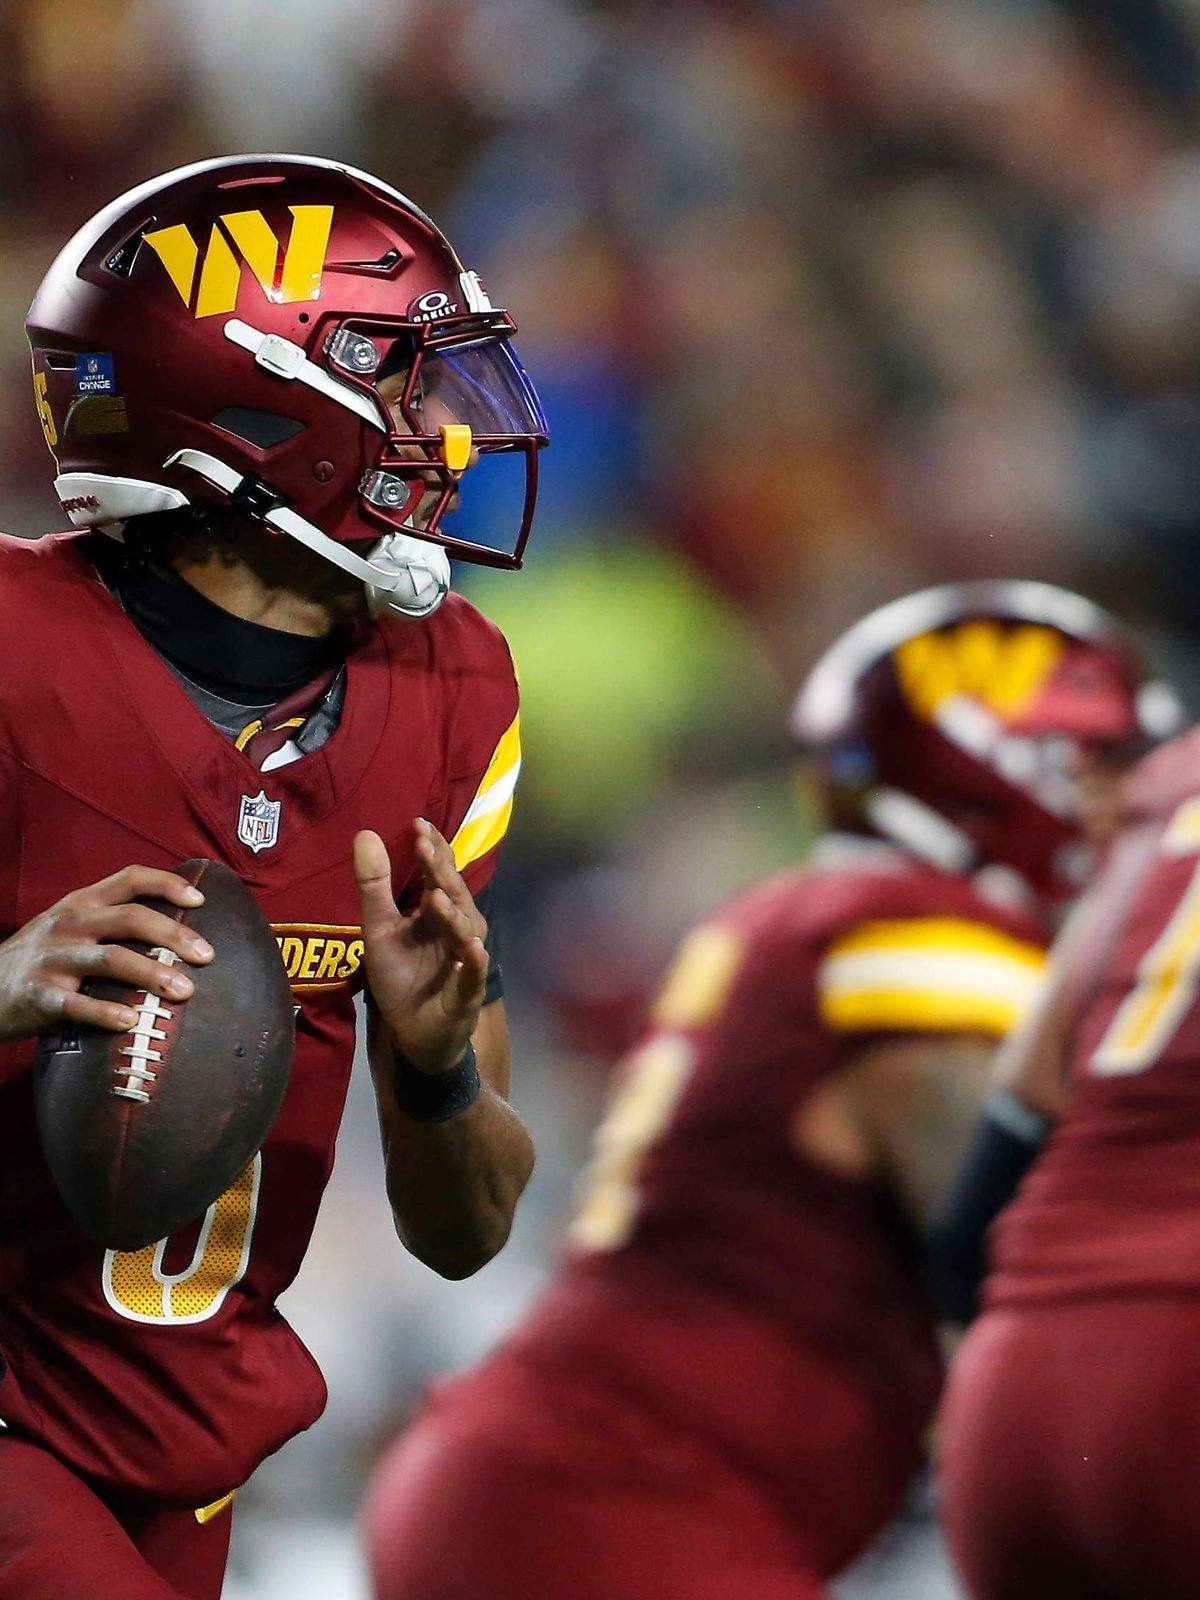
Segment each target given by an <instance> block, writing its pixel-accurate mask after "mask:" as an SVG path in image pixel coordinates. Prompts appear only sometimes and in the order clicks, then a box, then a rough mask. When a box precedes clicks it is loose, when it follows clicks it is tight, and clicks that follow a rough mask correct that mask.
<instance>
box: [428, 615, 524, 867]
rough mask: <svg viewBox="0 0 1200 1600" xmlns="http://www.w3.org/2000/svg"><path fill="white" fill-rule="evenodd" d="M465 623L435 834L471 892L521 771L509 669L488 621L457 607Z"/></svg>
mask: <svg viewBox="0 0 1200 1600" xmlns="http://www.w3.org/2000/svg"><path fill="white" fill-rule="evenodd" d="M463 615H464V621H467V622H469V623H470V625H471V637H470V642H469V648H468V649H466V650H464V651H463V652H462V655H461V657H460V660H461V661H462V664H463V669H464V670H463V671H462V672H461V673H460V674H459V676H458V679H457V692H456V705H455V711H454V715H453V726H452V729H451V738H450V743H449V755H448V759H447V763H446V775H447V791H446V802H445V808H444V810H443V812H442V818H443V821H442V833H443V834H444V835H445V837H446V839H447V840H448V841H449V844H450V848H451V850H452V851H453V852H454V864H455V866H456V867H457V868H458V870H459V871H460V872H461V873H462V875H463V877H464V879H465V880H466V883H467V887H468V888H469V889H470V890H471V893H472V894H478V893H479V891H480V890H481V889H482V888H483V887H484V885H485V884H487V883H488V882H490V880H491V878H492V875H493V873H494V872H495V869H496V861H497V857H498V853H499V847H500V843H501V841H502V840H503V838H504V836H505V834H506V833H507V832H508V825H509V821H510V819H511V817H512V811H513V796H514V793H515V791H516V787H517V778H518V777H519V775H520V772H521V717H520V707H519V691H518V688H517V674H516V668H515V667H514V665H513V660H512V656H511V654H510V652H509V648H508V643H507V641H506V640H505V638H504V636H503V634H502V633H501V632H500V630H499V629H498V628H497V627H495V625H494V624H492V623H490V622H487V621H486V620H485V619H484V618H482V617H480V616H479V614H478V613H475V612H473V611H464V614H463Z"/></svg>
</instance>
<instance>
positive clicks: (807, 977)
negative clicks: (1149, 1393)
mask: <svg viewBox="0 0 1200 1600" xmlns="http://www.w3.org/2000/svg"><path fill="white" fill-rule="evenodd" d="M1166 702H1169V696H1168V695H1167V694H1166V691H1159V692H1156V691H1154V690H1153V689H1152V688H1151V687H1150V686H1149V685H1147V684H1146V682H1145V681H1144V679H1143V677H1142V676H1141V673H1140V671H1139V669H1138V668H1137V666H1136V665H1135V663H1134V662H1133V661H1132V659H1131V658H1130V656H1129V655H1128V653H1127V652H1126V651H1125V649H1124V648H1123V647H1122V646H1121V645H1120V643H1119V642H1118V640H1117V638H1116V636H1115V633H1114V631H1113V629H1112V627H1111V625H1110V623H1109V622H1108V621H1107V619H1106V618H1105V617H1104V616H1103V615H1102V614H1101V613H1100V612H1098V611H1097V610H1096V609H1095V608H1094V607H1092V606H1091V605H1090V604H1088V603H1087V602H1086V601H1084V600H1081V599H1080V598H1079V597H1077V596H1075V595H1072V594H1068V593H1065V592H1064V591H1062V590H1058V589H1053V588H1049V587H1046V586H1042V585H1038V584H1026V583H981V584H973V585H972V584H968V585H961V586H953V585H952V586H948V587H944V588H940V589H935V590H930V591H927V592H925V593H921V594H918V595H914V596H910V597H908V598H907V599H904V600H900V601H897V602H895V603H893V604H892V605H889V606H886V607H884V608H883V609H882V610H880V611H878V612H876V613H874V614H873V615H871V616H869V617H867V618H866V619H865V620H864V621H863V622H861V623H859V624H858V625H857V626H856V627H854V628H852V629H851V630H850V631H849V633H847V634H846V635H845V637H844V638H842V639H841V640H840V641H839V642H838V643H836V644H835V645H834V646H833V648H832V649H831V650H830V651H829V652H828V654H827V655H826V656H825V657H824V658H823V660H822V661H821V662H820V663H819V664H818V665H817V667H816V668H815V669H814V671H813V672H812V675H811V677H810V678H809V680H808V682H807V683H806V685H805V687H804V689H803V690H802V692H801V694H800V696H799V699H798V701H797V705H796V710H795V717H794V727H795V732H796V734H797V735H798V738H799V741H800V743H801V745H802V747H803V748H804V749H806V750H807V751H808V752H809V754H810V755H811V756H813V757H814V758H815V760H816V762H817V765H818V768H819V772H820V775H821V778H822V780H823V784H824V792H825V798H826V802H827V809H828V816H829V821H830V824H831V828H830V831H829V833H828V834H827V835H826V836H825V837H824V839H823V840H822V842H821V843H820V845H819V846H818V849H817V851H816V855H815V857H814V859H813V861H812V863H811V864H810V865H809V867H808V868H807V870H802V871H795V872H791V873H787V874H784V875H782V876H779V877H776V878H772V879H771V880H769V881H767V882H765V883H763V884H761V885H759V886H758V887H757V888H754V889H752V890H751V891H750V892H749V893H747V894H745V895H744V896H743V897H742V898H740V899H738V900H736V901H734V902H733V903H732V904H731V905H728V906H726V907H725V908H724V909H723V910H721V911H718V912H717V913H716V914H715V915H714V916H712V917H711V918H710V919H709V920H707V921H706V922H704V923H703V924H702V925H701V926H699V927H698V928H697V929H696V930H695V931H694V932H692V933H691V934H690V935H689V937H688V938H687V939H686V940H685V941H684V943H683V946H682V948H681V950H680V952H679V955H678V957H677V959H676V962H675V965H674V968H673V970H672V971H671V973H670V975H669V977H668V979H667V981H666V986H665V988H664V989H663V990H662V992H661V994H660V996H659V998H658V1001H657V1004H656V1006H655V1008H654V1011H653V1014H652V1019H651V1023H650V1027H649V1030H648V1032H647V1033H646V1034H645V1036H644V1038H643V1039H642V1041H641V1043H640V1044H639V1045H638V1046H637V1047H636V1048H635V1050H634V1051H633V1053H632V1055H631V1056H630V1057H629V1058H628V1059H627V1060H626V1061H625V1063H624V1066H623V1069H622V1070H621V1072H620V1075H619V1079H618V1087H617V1090H616V1097H615V1100H614V1103H613V1105H612V1109H611V1111H610V1113H609V1116H608V1118H607V1120H606V1121H605V1122H604V1124H603V1126H602V1127H601V1130H600V1132H599V1135H598V1139H597V1146H596V1157H595V1161H594V1165H593V1168H592V1171H591V1174H590V1177H589V1179H588V1180H587V1181H586V1184H585V1192H584V1196H583V1201H582V1207H581V1210H580V1212H579V1214H578V1217H577V1220H576V1221H575V1223H574V1225H573V1230H572V1247H571V1250H570V1252H569V1254H568V1259H567V1261H566V1263H565V1266H564V1269H563V1271H562V1273H561V1275H560V1276H559V1277H558V1279H557V1281H556V1282H555V1283H554V1284H553V1285H552V1286H551V1287H550V1289H549V1291H548V1292H547V1293H546V1294H545V1295H544V1297H543V1298H542V1299H541V1300H540V1302H539V1303H538V1304H537V1305H536V1306H535V1307H534V1309H533V1311H532V1314H531V1315H530V1316H529V1318H528V1319H527V1320H526V1321H525V1323H524V1324H523V1325H522V1326H521V1327H520V1328H519V1329H518V1330H517V1332H516V1333H515V1334H514V1335H513V1336H512V1337H510V1338H509V1339H508V1340H507V1342H506V1343H505V1344H504V1345H503V1346H502V1347H501V1348H500V1350H499V1351H498V1352H497V1353H496V1354H494V1355H493V1356H492V1357H491V1358H490V1359H489V1360H488V1361H487V1362H486V1363H485V1364H484V1365H483V1366H482V1367H481V1368H479V1369H478V1370H476V1371H475V1372H473V1373H471V1374H468V1375H467V1376H465V1377H463V1378H460V1379H457V1380H452V1381H451V1382H449V1383H448V1384H446V1385H444V1386H442V1387H441V1388H440V1389H439V1390H436V1391H435V1392H434V1395H433V1397H432V1399H431V1401H430V1403H429V1404H428V1406H427V1408H426V1410H425V1412H424V1413H423V1415H422V1416H421V1417H420V1418H419V1419H418V1421H417V1423H416V1424H415V1426H414V1427H413V1429H412V1430H411V1432H410V1433H409V1434H408V1436H407V1437H406V1438H405V1439H404V1440H402V1441H401V1443H400V1444H399V1446H398V1447H397V1449H396V1450H395V1452H394V1453H393V1454H392V1455H391V1456H390V1457H389V1458H388V1459H387V1460H386V1461H385V1463H384V1465H383V1466H382V1468H381V1469H380V1472H379V1475H378V1477H377V1479H376V1482H375V1484H374V1486H373V1490H372V1492H371V1495H370V1498H369V1501H368V1507H367V1513H366V1530H367V1537H368V1542H369V1546H370V1559H371V1565H372V1569H373V1573H374V1582H375V1593H376V1595H377V1596H378V1597H379V1600H459V1597H461V1596H464V1595H484V1594H486V1595H488V1596H489V1597H490V1600H533V1597H536V1600H551V1597H553V1600H559V1597H561V1596H564V1595H570V1596H572V1600H593V1597H594V1600H646V1597H647V1596H650V1595H663V1596H668V1595H669V1596H672V1597H674V1596H687V1597H688V1600H729V1597H730V1596H731V1595H737V1596H742V1595H745V1596H751V1595H752V1596H754V1597H755V1600H785V1597H787V1600H803V1597H810V1600H812V1597H818V1596H821V1595H824V1594H826V1593H827V1591H826V1589H825V1587H824V1585H825V1580H826V1578H827V1577H828V1576H829V1575H830V1574H832V1573H835V1572H836V1571H838V1570H839V1569H840V1568H842V1567H844V1566H845V1565H846V1564H847V1563H848V1562H850V1561H851V1560H852V1558H853V1557H854V1556H855V1555H856V1554H857V1553H858V1552H859V1551H860V1550H862V1549H863V1547H864V1546H865V1545H866V1544H867V1543H868V1541H869V1540H870V1539H871V1538H872V1536H873V1535H874V1534H875V1533H876V1532H877V1531H878V1530H879V1529H881V1528H882V1527H883V1525H884V1524H885V1523H886V1522H887V1521H888V1519H889V1518H890V1517H891V1516H892V1514H893V1513H894V1511H895V1510H896V1508H897V1506H898V1503H899V1501H900V1498H901V1495H902V1492H903V1490H904V1488H905V1485H906V1484H907V1483H908V1481H909V1479H910V1478H911V1476H912V1474H913V1472H914V1469H916V1468H917V1466H918V1464H919V1462H920V1460H921V1456H922V1436H923V1434H924V1431H925V1429H926V1426H927V1424H928V1422H929V1419H930V1415H931V1412H932V1410H933V1407H934V1403H935V1400H936V1398H937V1395H938V1392H939V1388H940V1383H941V1376H942V1373H941V1362H940V1359H939V1351H938V1343H937V1337H936V1316H935V1312H934V1308H933V1305H932V1303H931V1299H930V1296H929V1293H928V1291H927V1288H926V1285H925V1282H924V1281H923V1252H922V1241H923V1236H924V1234H925V1231H926V1229H927V1228H928V1227H929V1225H930V1223H931V1220H932V1219H934V1218H936V1217H937V1216H938V1214H939V1212H940V1209H941V1207H942V1205H943V1202H944V1200H945V1197H946V1195H947V1193H948V1191H949V1189H950V1186H951V1180H952V1178H953V1176H954V1173H955V1169H956V1164H957V1161H958V1159H959V1156H960V1155H961V1153H962V1151H963V1149H964V1147H965V1146H966V1144H967V1143H968V1139H969V1136H970V1134H971V1132H972V1129H973V1128H974V1125H975V1123H976V1119H977V1115H978V1110H979V1105H980V1098H981V1093H982V1088H983V1084H984V1080H985V1077H986V1074H987V1072H988V1068H989V1063H990V1060H991V1057H992V1055H993V1053H994V1046H995V1043H996V1041H997V1040H998V1039H999V1038H1000V1037H1001V1036H1002V1035H1004V1034H1005V1033H1006V1032H1007V1031H1008V1030H1009V1029H1010V1028H1011V1027H1012V1026H1013V1024H1014V1022H1015V1021H1016V1020H1017V1019H1018V1017H1020V1016H1021V1015H1022V1013H1023V1012H1024V1010H1025V1009H1026V1007H1027V1005H1028V1004H1029V1002H1030V1000H1031V997H1032V996H1033V995H1034V994H1035V992H1036V991H1037V989H1038V987H1039V983H1040V978H1041V970H1042V963H1043V951H1044V946H1045V941H1046V937H1047V927H1048V921H1049V913H1050V907H1051V906H1052V905H1053V904H1054V903H1055V902H1056V901H1057V900H1058V899H1059V898H1060V897H1062V896H1065V895H1069V894H1070V893H1071V892H1072V890H1073V888H1074V886H1075V884H1076V883H1077V875H1078V872H1079V869H1080V854H1081V850H1080V842H1081V794H1082V792H1083V790H1084V788H1085V786H1087V787H1088V792H1089V793H1093V794H1094V795H1095V797H1096V798H1097V799H1099V790H1100V785H1099V782H1098V780H1099V776H1100V774H1101V773H1102V772H1104V771H1115V770H1117V769H1118V768H1119V767H1120V766H1121V764H1122V763H1124V762H1127V761H1128V760H1129V759H1130V754H1131V751H1133V750H1136V749H1142V748H1144V747H1145V745H1146V743H1147V741H1149V740H1150V739H1151V738H1152V737H1154V736H1155V735H1156V734H1158V733H1160V732H1162V731H1163V726H1162V723H1161V721H1158V720H1156V719H1155V715H1154V713H1155V711H1156V710H1157V711H1158V712H1160V713H1161V712H1164V711H1166V712H1167V713H1168V714H1169V713H1170V710H1171V706H1170V704H1167V703H1166ZM1093 779H1095V780H1097V781H1096V782H1093V781H1092V780H1093Z"/></svg>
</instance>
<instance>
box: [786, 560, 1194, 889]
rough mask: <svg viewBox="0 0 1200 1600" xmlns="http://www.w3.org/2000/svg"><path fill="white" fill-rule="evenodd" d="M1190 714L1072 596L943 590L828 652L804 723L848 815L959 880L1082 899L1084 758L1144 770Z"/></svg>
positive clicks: (803, 694) (802, 707) (1044, 587)
mask: <svg viewBox="0 0 1200 1600" xmlns="http://www.w3.org/2000/svg"><path fill="white" fill-rule="evenodd" d="M1182 721H1183V711H1182V707H1181V706H1180V703H1179V701H1178V699H1177V697H1176V695H1175V693H1174V691H1173V690H1171V689H1170V688H1169V687H1168V686H1167V685H1166V684H1165V683H1162V682H1159V681H1153V680H1151V679H1149V678H1148V677H1147V675H1146V673H1145V670H1144V668H1143V667H1142V666H1141V664H1140V662H1139V661H1138V659H1137V656H1136V654H1135V653H1134V651H1133V649H1132V648H1131V646H1130V645H1129V643H1128V642H1127V641H1126V640H1125V639H1124V638H1123V637H1122V636H1121V634H1120V632H1119V630H1118V628H1117V626H1116V625H1115V623H1114V622H1113V620H1112V619H1111V618H1110V617H1108V616H1107V615H1106V614H1105V613H1104V612H1103V611H1101V610H1100V609H1099V608H1098V607H1097V606H1094V605H1092V604H1091V602H1090V601H1088V600H1084V599H1082V598H1081V597H1080V596H1079V595H1076V594H1071V593H1069V592H1068V591H1067V590H1065V589H1056V588H1053V587H1051V586H1050V585H1048V584H1042V583H1026V582H994V581H985V582H975V583H957V584H946V585H944V586H942V587H940V588H936V589H926V590H924V591H922V592H921V593H919V594H913V595H908V596H906V597H905V598H904V599H902V600H895V601H893V602H892V603H891V604H890V605H886V606H883V607H881V608H880V610H878V611H874V612H872V613H871V614H870V615H869V616H867V617H865V618H864V619H863V620H862V621H861V622H859V623H857V624H855V626H854V627H852V628H851V629H850V630H849V631H848V632H847V633H845V634H843V636H842V637H841V638H840V639H839V640H838V641H837V642H836V643H835V644H834V645H833V646H832V647H831V648H830V649H829V650H828V651H827V652H826V654H825V655H824V656H823V657H822V658H821V660H820V661H819V662H818V663H817V665H816V666H815V667H814V668H813V670H812V672H811V673H810V674H809V677H808V679H807V681H806V682H805V684H804V686H803V687H802V689H801V691H800V693H799V695H798V697H797V699H796V703H795V706H794V709H793V712H792V731H793V733H794V734H795V736H796V738H797V739H798V740H799V742H800V745H801V748H802V749H803V750H804V751H805V752H807V753H808V754H809V755H811V756H813V757H815V758H816V760H817V762H818V765H819V769H820V772H821V776H822V779H823V782H824V784H825V785H826V788H827V791H828V796H829V799H830V802H831V809H832V811H833V812H834V814H835V817H837V818H839V819H840V820H841V821H842V822H843V823H847V822H848V823H849V825H850V826H854V827H858V828H860V829H862V830H864V831H867V832H870V833H875V834H878V835H881V836H883V837H885V838H890V839H893V840H894V841H896V842H897V843H900V844H902V845H904V846H905V847H907V848H909V849H911V850H914V851H916V852H917V853H918V854H920V855H923V856H925V857H926V858H928V859H932V860H934V861H936V862H938V863H939V864H940V865H943V866H946V867H948V868H950V869H951V870H953V871H958V872H961V871H970V870H973V869H974V868H976V867H980V866H983V865H985V864H996V865H1001V866H1006V867H1009V868H1012V869H1014V870H1015V871H1017V872H1018V873H1020V874H1021V876H1022V877H1023V878H1024V879H1025V880H1026V881H1027V882H1028V883H1030V884H1031V885H1032V886H1033V887H1034V888H1035V889H1037V890H1038V892H1039V893H1042V894H1046V895H1051V896H1059V895H1064V894H1069V893H1072V892H1074V891H1076V890H1077V889H1078V888H1079V886H1080V885H1079V879H1080V876H1081V866H1082V864H1083V863H1084V862H1085V861H1086V855H1085V853H1084V852H1082V851H1081V850H1080V849H1079V843H1080V818H1079V790H1078V784H1077V782H1076V772H1077V770H1078V767H1079V764H1080V759H1081V757H1082V756H1083V755H1084V754H1085V753H1086V752H1088V751H1097V750H1103V751H1108V752H1110V753H1112V754H1113V755H1117V756H1127V758H1128V759H1129V760H1130V761H1132V760H1134V759H1136V757H1137V756H1138V755H1140V754H1141V753H1143V752H1144V751H1145V750H1147V749H1149V748H1150V747H1151V746H1152V745H1153V744H1155V743H1157V742H1158V741H1159V740H1161V739H1164V738H1167V737H1169V736H1170V735H1171V734H1172V733H1174V732H1176V731H1177V730H1178V728H1179V727H1180V726H1181V724H1182Z"/></svg>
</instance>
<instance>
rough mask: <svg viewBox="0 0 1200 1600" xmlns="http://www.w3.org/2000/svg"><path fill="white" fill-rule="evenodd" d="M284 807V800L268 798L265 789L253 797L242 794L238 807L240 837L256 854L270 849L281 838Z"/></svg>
mask: <svg viewBox="0 0 1200 1600" xmlns="http://www.w3.org/2000/svg"><path fill="white" fill-rule="evenodd" d="M282 807H283V801H282V800H268V799H267V794H266V790H265V789H260V790H259V791H258V793H257V794H256V795H255V796H254V798H253V799H251V798H250V796H249V795H248V794H244V795H243V796H242V803H241V806H240V807H239V809H238V838H239V839H240V840H241V841H242V843H243V844H245V845H249V847H250V849H251V850H253V851H254V854H255V855H257V854H258V852H259V851H260V850H269V849H270V848H271V846H272V845H273V844H274V843H275V841H276V840H277V839H278V838H279V813H280V811H281V809H282Z"/></svg>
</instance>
